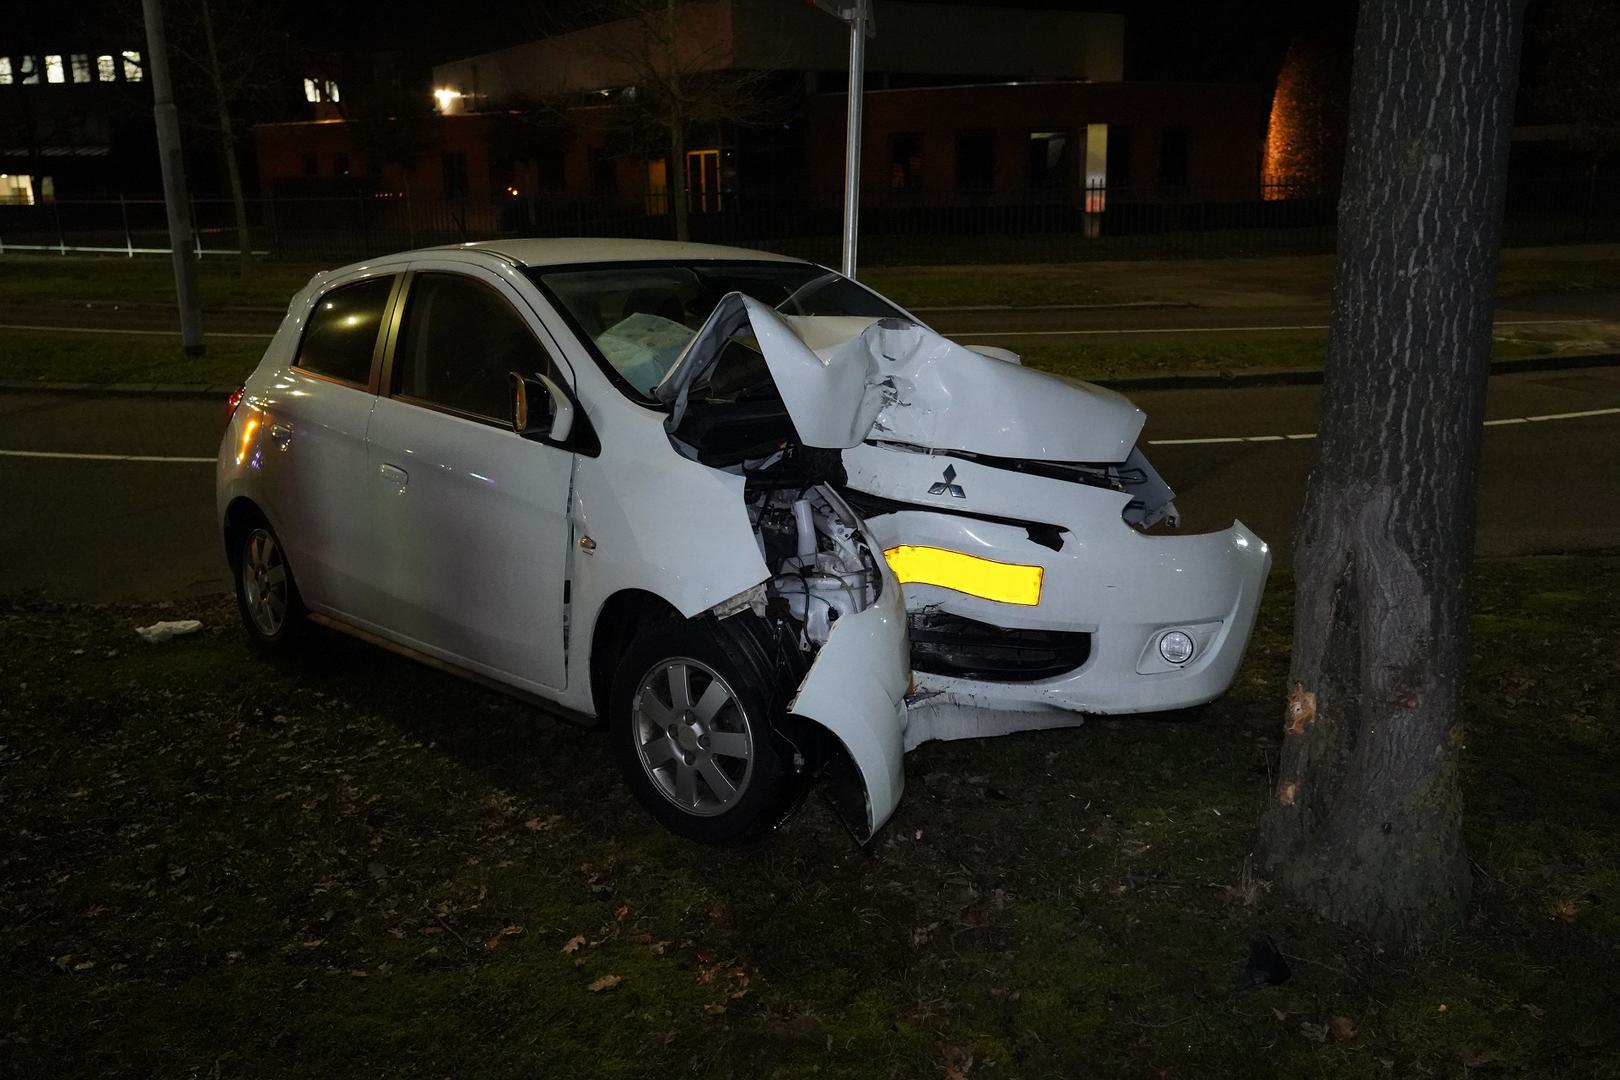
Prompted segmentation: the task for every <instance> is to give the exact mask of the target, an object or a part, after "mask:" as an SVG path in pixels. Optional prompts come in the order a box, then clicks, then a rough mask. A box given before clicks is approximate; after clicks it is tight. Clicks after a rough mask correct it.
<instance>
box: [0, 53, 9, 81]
mask: <svg viewBox="0 0 1620 1080" xmlns="http://www.w3.org/2000/svg"><path fill="white" fill-rule="evenodd" d="M10 85H11V57H9V56H0V86H10Z"/></svg>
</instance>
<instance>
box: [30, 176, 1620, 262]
mask: <svg viewBox="0 0 1620 1080" xmlns="http://www.w3.org/2000/svg"><path fill="white" fill-rule="evenodd" d="M1335 204H1336V199H1335V197H1334V196H1332V195H1329V194H1324V193H1315V192H1306V191H1300V190H1297V189H1295V188H1291V187H1286V186H1282V185H1274V186H1270V187H1266V188H1263V189H1261V190H1258V191H1256V190H1255V189H1253V188H1250V189H1247V190H1245V191H1234V190H1231V189H1164V188H1129V187H1121V186H1118V185H1115V186H1107V187H1105V186H1102V185H1097V186H1093V187H1089V188H1086V189H1083V190H1070V191H1042V192H1029V193H1027V194H1025V195H1022V196H1019V197H1017V198H1009V197H1008V196H1007V195H1006V194H1005V193H985V194H982V195H975V194H972V193H964V192H957V191H951V192H894V191H884V192H877V193H868V194H866V195H864V196H863V202H862V207H861V250H860V256H861V262H862V263H863V264H865V265H881V264H905V263H990V262H1051V261H1073V260H1085V259H1120V258H1188V257H1192V258H1196V257H1206V258H1213V257H1224V256H1232V255H1268V254H1285V253H1311V252H1325V251H1331V250H1332V249H1333V244H1334V232H1335V228H1334V215H1335ZM191 216H192V220H193V222H194V224H195V227H196V244H197V250H198V253H199V254H200V255H202V256H203V257H204V258H215V257H227V256H234V255H235V254H236V252H237V250H238V234H237V226H236V221H235V214H234V212H233V209H232V204H231V201H230V200H229V199H224V198H198V199H195V200H193V203H192V206H191ZM247 221H248V236H249V247H250V249H251V250H252V251H253V252H254V254H256V255H258V256H261V257H268V258H275V259H292V260H317V261H328V262H331V261H347V260H350V259H359V258H365V257H367V256H370V255H377V254H381V253H384V252H389V251H398V250H402V249H406V248H412V247H423V246H428V245H432V244H444V243H456V242H460V241H466V240H488V239H495V238H502V237H521V236H616V237H658V238H664V237H669V236H672V235H673V231H674V229H673V219H672V217H671V215H670V214H669V213H668V210H667V205H665V204H663V203H662V200H658V201H657V202H654V201H653V200H649V199H647V198H646V197H641V198H638V199H636V200H635V201H627V200H623V199H613V198H608V199H588V200H563V199H532V198H516V197H514V198H506V197H498V198H490V199H485V200H476V199H422V198H415V199H409V198H405V197H403V196H400V195H395V194H375V193H374V194H357V195H349V196H336V197H318V198H309V197H298V198H294V197H261V198H251V199H249V200H248V201H247ZM839 225H840V210H839V204H838V199H837V197H836V196H826V197H820V196H811V195H807V194H805V193H802V192H800V193H793V194H769V193H746V192H745V193H737V194H731V193H728V194H724V195H722V196H720V197H715V196H713V195H710V196H709V197H708V202H707V205H705V204H704V203H702V202H700V201H698V200H697V199H696V198H694V201H693V208H692V213H691V215H690V233H691V236H692V239H694V240H701V241H708V242H713V243H727V244H735V245H739V246H743V247H756V248H761V249H765V250H771V251H780V252H784V253H787V254H794V255H800V256H805V257H809V258H815V259H818V260H821V261H824V262H825V261H836V259H837V257H838V242H839V241H838V237H839ZM1505 235H1506V240H1507V242H1508V243H1509V244H1518V245H1526V244H1560V243H1582V242H1592V241H1617V240H1620V183H1615V182H1611V181H1602V182H1599V181H1596V180H1593V179H1590V178H1587V177H1576V178H1557V179H1547V180H1514V181H1512V182H1511V183H1510V184H1509V188H1508V199H1507V225H1506V232H1505ZM7 251H33V252H59V253H62V254H71V253H77V252H103V253H115V254H129V255H135V254H140V253H146V252H166V251H168V229H167V224H166V220H165V216H164V208H163V203H162V201H161V200H160V199H155V198H135V197H128V198H124V197H120V198H112V199H91V200H59V201H56V202H50V203H45V204H42V205H37V206H0V253H4V252H7Z"/></svg>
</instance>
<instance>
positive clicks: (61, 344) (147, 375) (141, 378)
mask: <svg viewBox="0 0 1620 1080" xmlns="http://www.w3.org/2000/svg"><path fill="white" fill-rule="evenodd" d="M268 344H269V339H268V338H266V339H264V340H262V341H260V340H254V339H247V338H213V339H210V340H209V343H208V351H207V353H206V354H205V355H203V356H201V357H190V356H187V355H186V354H185V353H184V352H182V351H181V349H180V341H179V338H178V336H176V337H172V338H170V337H149V336H139V337H137V336H134V335H131V336H129V337H119V336H116V335H111V334H78V333H40V332H37V331H29V330H8V331H6V332H5V338H4V345H3V346H0V381H5V380H15V381H18V382H88V383H206V384H211V385H219V384H225V383H239V382H241V381H242V380H243V379H244V378H246V377H247V375H248V374H249V373H250V372H252V370H253V368H254V365H256V364H257V363H258V362H259V357H261V356H263V355H264V349H265V346H266V345H268Z"/></svg>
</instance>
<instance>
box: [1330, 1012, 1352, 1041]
mask: <svg viewBox="0 0 1620 1080" xmlns="http://www.w3.org/2000/svg"><path fill="white" fill-rule="evenodd" d="M1327 1028H1328V1038H1329V1039H1331V1040H1332V1041H1333V1042H1349V1041H1350V1040H1351V1039H1353V1038H1355V1037H1356V1025H1355V1024H1353V1023H1351V1022H1350V1018H1349V1017H1348V1016H1332V1017H1329V1018H1328V1023H1327Z"/></svg>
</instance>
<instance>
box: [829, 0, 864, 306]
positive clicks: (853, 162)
mask: <svg viewBox="0 0 1620 1080" xmlns="http://www.w3.org/2000/svg"><path fill="white" fill-rule="evenodd" d="M814 3H815V5H816V7H818V8H820V9H821V10H822V11H825V12H827V13H828V14H829V15H836V16H837V17H838V18H840V19H842V20H844V22H846V23H848V24H849V103H848V104H849V111H848V112H847V113H846V116H845V120H844V261H843V266H842V267H840V269H842V270H843V272H844V276H845V277H851V278H852V277H854V276H855V246H856V240H857V239H858V227H859V222H860V216H861V106H862V103H863V97H864V94H865V83H866V39H867V38H872V37H877V22H876V20H875V19H874V18H873V13H872V0H814Z"/></svg>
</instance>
